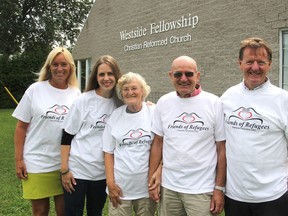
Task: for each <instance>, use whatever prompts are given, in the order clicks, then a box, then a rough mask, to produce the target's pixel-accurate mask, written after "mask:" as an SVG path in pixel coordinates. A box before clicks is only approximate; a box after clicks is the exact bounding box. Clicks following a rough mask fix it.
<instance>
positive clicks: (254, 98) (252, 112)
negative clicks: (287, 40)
mask: <svg viewBox="0 0 288 216" xmlns="http://www.w3.org/2000/svg"><path fill="white" fill-rule="evenodd" d="M271 63H272V50H271V48H270V47H269V46H268V44H267V42H265V41H264V40H263V39H261V38H255V37H254V38H248V39H245V40H244V41H242V43H241V48H240V50H239V66H240V70H241V71H242V75H243V81H242V82H241V83H239V84H237V85H235V86H233V87H231V88H229V89H228V90H227V91H226V92H225V93H224V94H223V95H222V97H221V100H222V103H223V111H224V114H225V129H226V136H227V141H226V146H227V185H226V187H227V193H226V197H225V215H226V216H243V215H245V216H259V215H260V216H286V215H288V192H287V182H288V157H287V153H288V152H287V147H288V92H287V91H285V90H283V89H280V88H278V87H276V86H274V85H272V84H271V83H270V79H269V78H268V76H267V75H268V72H269V70H270V66H271Z"/></svg>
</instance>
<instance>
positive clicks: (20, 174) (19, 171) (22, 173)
mask: <svg viewBox="0 0 288 216" xmlns="http://www.w3.org/2000/svg"><path fill="white" fill-rule="evenodd" d="M15 168H16V176H17V178H18V179H24V180H26V179H27V178H28V176H27V170H26V165H25V163H24V161H23V160H20V161H16V167H15Z"/></svg>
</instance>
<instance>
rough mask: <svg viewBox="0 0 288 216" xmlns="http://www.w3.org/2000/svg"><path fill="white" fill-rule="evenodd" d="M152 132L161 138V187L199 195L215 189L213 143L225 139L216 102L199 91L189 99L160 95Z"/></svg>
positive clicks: (219, 102) (220, 107) (214, 153)
mask: <svg viewBox="0 0 288 216" xmlns="http://www.w3.org/2000/svg"><path fill="white" fill-rule="evenodd" d="M153 120H154V121H153V127H152V131H153V132H154V133H155V134H157V135H159V136H162V137H163V169H162V186H163V187H165V188H168V189H170V190H173V191H177V192H181V193H188V194H199V193H206V192H211V191H213V190H214V186H215V175H216V165H217V154H216V144H215V141H222V140H225V131H224V118H223V111H222V104H221V101H220V99H219V98H218V97H217V96H215V95H213V94H210V93H207V92H205V91H203V90H202V91H201V93H200V94H198V95H196V96H194V97H190V98H180V97H178V96H177V94H176V92H171V93H168V94H166V95H164V96H162V97H161V98H160V99H159V101H158V102H157V105H156V109H155V112H154V118H153Z"/></svg>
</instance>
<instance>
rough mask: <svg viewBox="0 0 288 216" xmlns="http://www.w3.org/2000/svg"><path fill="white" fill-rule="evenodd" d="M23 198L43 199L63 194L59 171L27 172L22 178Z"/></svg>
mask: <svg viewBox="0 0 288 216" xmlns="http://www.w3.org/2000/svg"><path fill="white" fill-rule="evenodd" d="M22 187H23V198H24V199H43V198H47V197H53V196H57V195H61V194H63V189H62V184H61V179H60V172H59V171H54V172H49V173H28V179H27V180H22Z"/></svg>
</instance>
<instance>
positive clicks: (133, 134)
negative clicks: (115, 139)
mask: <svg viewBox="0 0 288 216" xmlns="http://www.w3.org/2000/svg"><path fill="white" fill-rule="evenodd" d="M151 143H152V137H151V134H150V132H148V131H145V130H143V129H142V128H138V129H136V130H134V129H133V130H129V131H128V132H127V133H126V134H124V138H123V139H122V143H120V144H119V146H120V147H122V146H133V145H147V144H148V145H150V144H151Z"/></svg>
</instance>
